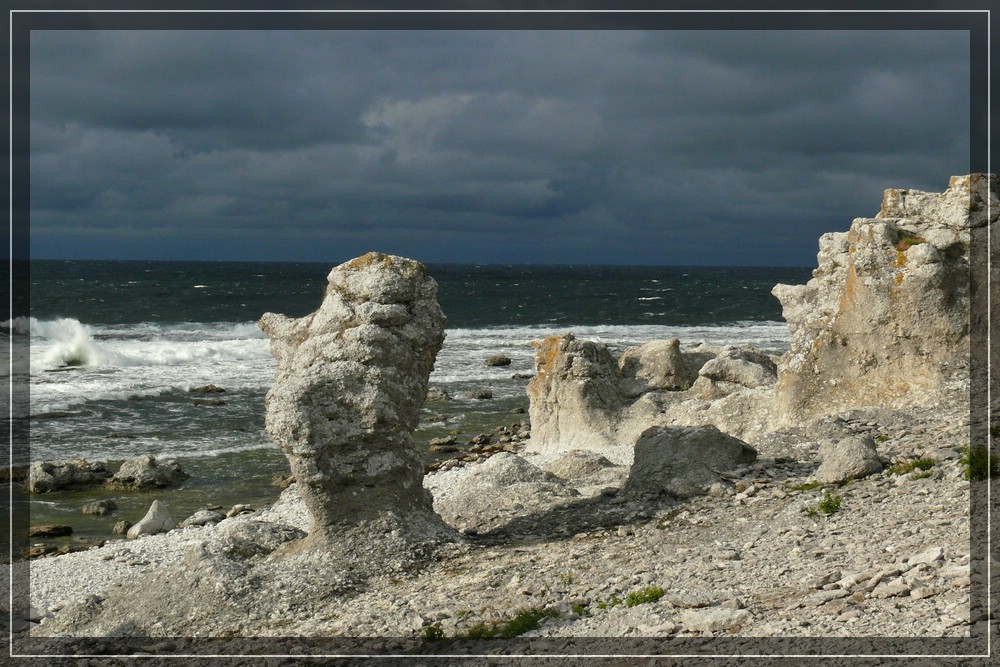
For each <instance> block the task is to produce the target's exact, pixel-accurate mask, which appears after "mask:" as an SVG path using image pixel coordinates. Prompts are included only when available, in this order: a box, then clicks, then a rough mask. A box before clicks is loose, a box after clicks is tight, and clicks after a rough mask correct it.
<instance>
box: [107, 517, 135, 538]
mask: <svg viewBox="0 0 1000 667" xmlns="http://www.w3.org/2000/svg"><path fill="white" fill-rule="evenodd" d="M131 527H132V522H131V521H125V520H124V519H122V520H121V521H118V522H116V523H115V525H114V526H112V528H111V532H112V533H114V534H115V535H125V534H126V533H128V529H129V528H131Z"/></svg>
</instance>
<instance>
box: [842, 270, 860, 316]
mask: <svg viewBox="0 0 1000 667" xmlns="http://www.w3.org/2000/svg"><path fill="white" fill-rule="evenodd" d="M857 281H858V272H857V269H855V268H854V264H851V265H850V266H849V267H848V269H847V278H846V279H845V280H844V292H843V294H841V297H840V310H844V307H845V306H846V305H847V304H848V303H854V302H855V301H856V300H857V294H856V293H855V290H856V283H857Z"/></svg>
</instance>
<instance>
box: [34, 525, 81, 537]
mask: <svg viewBox="0 0 1000 667" xmlns="http://www.w3.org/2000/svg"><path fill="white" fill-rule="evenodd" d="M72 534H73V527H72V526H67V525H64V524H61V523H51V524H45V525H42V526H32V527H31V528H29V529H28V537H64V536H66V535H72Z"/></svg>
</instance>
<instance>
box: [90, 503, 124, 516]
mask: <svg viewBox="0 0 1000 667" xmlns="http://www.w3.org/2000/svg"><path fill="white" fill-rule="evenodd" d="M116 509H118V503H116V502H115V501H113V500H97V501H94V502H92V503H87V504H86V505H84V506H83V513H84V514H99V515H101V516H104V515H105V514H110V513H111V512H114V511H115V510H116Z"/></svg>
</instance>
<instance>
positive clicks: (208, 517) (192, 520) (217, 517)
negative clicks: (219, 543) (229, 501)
mask: <svg viewBox="0 0 1000 667" xmlns="http://www.w3.org/2000/svg"><path fill="white" fill-rule="evenodd" d="M225 518H226V515H225V514H223V513H222V512H214V511H212V510H205V509H202V510H198V511H197V512H195V513H194V514H192V515H191V516H189V517H188V518H186V519H184V520H183V521H181V524H180V525H181V528H186V527H187V526H204V525H205V524H207V523H219V522H220V521H222V520H223V519H225Z"/></svg>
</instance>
